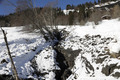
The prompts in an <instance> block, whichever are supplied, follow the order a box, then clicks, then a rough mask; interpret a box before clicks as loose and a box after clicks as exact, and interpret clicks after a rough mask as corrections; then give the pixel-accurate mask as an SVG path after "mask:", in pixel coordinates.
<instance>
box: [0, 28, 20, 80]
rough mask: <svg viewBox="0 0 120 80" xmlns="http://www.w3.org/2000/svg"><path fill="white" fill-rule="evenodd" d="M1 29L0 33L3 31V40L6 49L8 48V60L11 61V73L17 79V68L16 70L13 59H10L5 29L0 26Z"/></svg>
mask: <svg viewBox="0 0 120 80" xmlns="http://www.w3.org/2000/svg"><path fill="white" fill-rule="evenodd" d="M1 30H2V33H3V36H4V40H5V43H6V47H7V50H8V55H9V58H10V61H11V66H12V70H13V73H14V75H15V79H16V80H19V77H18V74H17V70H16V67H15V65H14V61H13V59H12V56H11V52H10V49H9V46H8V41H7V37H6V33H5V31H4V30H3V29H2V28H1Z"/></svg>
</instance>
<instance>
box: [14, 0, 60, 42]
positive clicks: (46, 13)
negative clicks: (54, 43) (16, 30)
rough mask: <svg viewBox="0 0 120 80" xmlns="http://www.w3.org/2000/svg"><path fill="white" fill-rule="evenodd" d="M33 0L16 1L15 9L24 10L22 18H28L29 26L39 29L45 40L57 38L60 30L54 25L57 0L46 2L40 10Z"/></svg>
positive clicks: (18, 11)
mask: <svg viewBox="0 0 120 80" xmlns="http://www.w3.org/2000/svg"><path fill="white" fill-rule="evenodd" d="M34 2H35V0H21V1H17V5H16V11H17V13H20V12H22V11H24V18H25V19H24V20H28V21H29V24H30V26H32V28H35V29H39V31H40V33H41V34H42V35H43V37H44V38H45V39H46V40H55V39H56V40H59V39H60V31H59V30H58V28H57V26H56V17H57V13H56V9H57V8H56V7H55V5H56V4H57V1H54V2H51V3H49V4H47V5H46V6H45V7H44V8H42V9H41V10H40V11H39V10H38V8H36V5H35V4H34Z"/></svg>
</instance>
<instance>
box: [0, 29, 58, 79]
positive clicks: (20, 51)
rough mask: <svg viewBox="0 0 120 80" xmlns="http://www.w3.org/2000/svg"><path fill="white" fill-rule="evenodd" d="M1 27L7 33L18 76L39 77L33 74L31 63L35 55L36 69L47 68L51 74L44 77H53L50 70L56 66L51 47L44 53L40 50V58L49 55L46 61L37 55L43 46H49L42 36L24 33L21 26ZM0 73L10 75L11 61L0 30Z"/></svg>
mask: <svg viewBox="0 0 120 80" xmlns="http://www.w3.org/2000/svg"><path fill="white" fill-rule="evenodd" d="M3 29H4V30H5V31H6V32H7V33H8V34H7V38H8V42H9V47H10V51H11V55H12V57H13V60H14V63H15V65H16V69H17V72H18V75H19V77H20V78H34V79H35V78H38V77H39V78H40V79H41V76H37V75H36V74H34V73H35V69H33V66H34V65H33V64H32V63H31V60H32V59H33V58H34V57H35V56H36V57H37V58H36V60H35V61H36V62H37V64H38V69H39V68H40V70H42V69H44V68H45V69H47V70H51V74H48V75H47V78H45V79H46V80H47V79H48V80H50V79H51V78H54V76H55V75H54V72H52V70H53V69H54V67H53V66H56V65H55V64H56V63H55V61H54V57H55V55H54V52H53V51H52V49H51V50H50V49H49V52H47V51H46V53H45V52H44V51H42V52H41V54H40V56H42V58H44V57H45V56H51V57H50V58H48V59H49V60H48V59H47V60H48V61H47V62H46V60H45V59H42V58H40V57H39V55H38V56H37V53H40V51H41V50H44V49H45V48H47V47H49V44H50V43H46V42H45V40H44V39H43V38H42V36H40V35H39V34H35V33H25V32H24V31H21V30H22V27H6V28H3ZM50 52H51V54H50ZM48 53H49V54H48ZM51 63H52V64H51ZM39 64H41V65H39ZM45 64H46V65H45ZM52 68H53V69H52ZM56 69H57V68H56ZM58 69H59V67H58ZM54 70H55V69H54ZM42 73H43V72H42ZM0 74H1V75H3V74H4V75H5V74H6V75H12V71H11V63H10V60H9V56H8V55H7V49H6V46H5V43H4V39H3V35H2V32H1V31H0ZM52 80H53V79H52Z"/></svg>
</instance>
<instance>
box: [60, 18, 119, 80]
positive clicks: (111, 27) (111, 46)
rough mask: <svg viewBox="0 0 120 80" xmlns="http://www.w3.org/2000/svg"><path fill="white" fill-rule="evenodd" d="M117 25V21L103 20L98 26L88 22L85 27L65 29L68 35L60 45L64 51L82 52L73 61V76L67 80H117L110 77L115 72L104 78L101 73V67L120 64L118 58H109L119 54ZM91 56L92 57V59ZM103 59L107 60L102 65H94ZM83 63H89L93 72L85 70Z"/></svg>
mask: <svg viewBox="0 0 120 80" xmlns="http://www.w3.org/2000/svg"><path fill="white" fill-rule="evenodd" d="M119 25H120V20H119V19H112V20H103V21H101V22H99V24H98V25H94V24H93V22H92V23H90V22H89V23H87V24H86V25H85V26H72V27H68V28H66V31H69V32H70V33H69V35H68V37H67V38H66V39H65V41H64V42H62V43H61V45H62V46H63V47H64V48H65V49H69V48H71V49H72V50H78V49H81V50H82V51H81V52H80V54H79V56H77V57H76V59H75V65H74V67H73V68H72V73H73V74H71V75H70V76H69V77H68V79H67V80H88V78H89V80H103V79H104V80H117V78H114V77H112V75H113V74H114V73H115V72H113V73H111V74H110V76H105V74H103V73H102V72H101V71H102V68H103V65H104V67H105V66H106V65H110V64H120V60H119V59H118V58H116V59H115V58H110V56H111V54H112V53H114V54H120V27H119ZM99 36H100V37H99ZM87 37H88V39H87ZM92 44H94V45H92ZM105 48H108V50H110V52H109V51H107V52H106V51H105ZM104 51H105V52H104ZM98 52H99V53H98ZM108 52H109V53H108ZM99 54H103V55H104V56H99ZM92 55H94V57H93V56H92ZM105 55H106V56H105ZM108 55H109V56H108ZM81 56H83V57H84V58H85V59H84V58H82V57H81ZM104 57H107V58H106V59H105V60H104V61H103V62H102V63H99V64H96V62H95V61H96V60H97V59H99V58H102V59H103V58H104ZM112 57H113V56H112ZM84 61H87V64H88V61H89V63H90V64H91V66H93V70H91V69H90V68H88V69H86V67H87V65H86V64H85V62H84ZM90 64H88V65H90ZM97 68H99V69H97ZM118 70H120V69H118ZM88 72H89V73H88Z"/></svg>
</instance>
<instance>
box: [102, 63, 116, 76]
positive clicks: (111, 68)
mask: <svg viewBox="0 0 120 80" xmlns="http://www.w3.org/2000/svg"><path fill="white" fill-rule="evenodd" d="M116 68H118V67H117V64H110V65H106V66H105V67H103V68H102V73H103V74H105V75H106V76H109V75H110V74H111V73H112V72H113V71H114V69H116Z"/></svg>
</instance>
